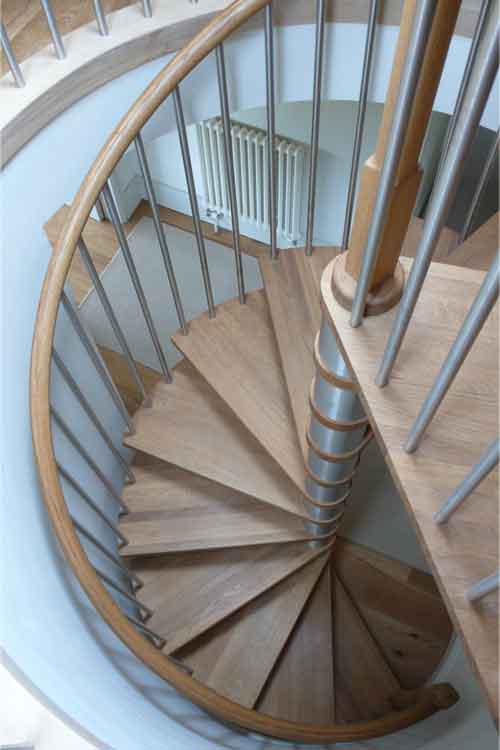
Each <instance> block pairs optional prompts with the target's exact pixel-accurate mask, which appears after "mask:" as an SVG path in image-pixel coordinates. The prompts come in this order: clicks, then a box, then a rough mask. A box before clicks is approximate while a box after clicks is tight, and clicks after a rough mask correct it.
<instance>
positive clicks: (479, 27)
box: [436, 0, 491, 179]
mask: <svg viewBox="0 0 500 750" xmlns="http://www.w3.org/2000/svg"><path fill="white" fill-rule="evenodd" d="M490 2H491V0H483V3H482V5H481V8H480V10H479V14H478V17H477V22H476V28H475V29H474V35H473V37H472V41H471V45H470V48H469V54H468V55H467V61H466V63H465V68H464V72H463V76H462V80H461V82H460V88H459V90H458V94H457V100H456V102H455V108H454V110H453V114H452V115H451V117H450V119H449V121H448V127H447V128H446V133H445V136H444V139H443V147H442V151H441V156H440V157H439V162H438V166H437V169H436V179H437V177H438V175H439V173H440V172H441V169H442V168H443V164H444V160H445V159H446V157H447V155H448V149H449V148H450V143H451V139H452V137H453V133H454V132H455V127H456V124H457V118H458V115H459V112H460V110H461V109H462V105H463V101H464V96H465V92H466V90H467V86H468V85H469V81H470V77H471V73H472V68H473V64H474V60H475V59H476V55H477V50H478V47H479V41H480V39H481V35H482V33H483V29H484V23H485V20H486V17H487V13H486V11H487V10H488V6H489V4H490Z"/></svg>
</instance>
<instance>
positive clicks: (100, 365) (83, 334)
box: [61, 291, 134, 433]
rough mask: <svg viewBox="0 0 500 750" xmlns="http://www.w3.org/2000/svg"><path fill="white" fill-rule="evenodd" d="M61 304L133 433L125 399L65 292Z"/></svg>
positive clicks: (132, 425) (62, 294)
mask: <svg viewBox="0 0 500 750" xmlns="http://www.w3.org/2000/svg"><path fill="white" fill-rule="evenodd" d="M61 302H62V304H63V307H64V309H65V311H66V314H67V315H68V317H69V319H70V321H71V324H72V325H73V328H74V329H75V331H76V333H77V335H78V338H79V339H80V341H81V342H82V344H83V346H84V347H85V350H86V352H87V354H88V355H89V357H90V359H91V360H92V363H93V365H94V367H95V368H96V370H97V372H98V373H99V375H100V377H101V380H102V381H103V383H104V385H105V386H106V388H107V391H108V393H109V395H110V396H111V398H112V399H113V401H114V404H115V406H116V408H117V409H118V411H119V412H120V414H121V416H122V419H123V421H124V422H125V424H126V425H127V427H128V429H129V430H130V432H131V433H133V432H134V424H133V422H132V420H131V418H130V414H129V413H128V411H127V408H126V406H125V404H124V403H123V399H122V397H121V396H120V393H119V392H118V389H117V387H116V385H115V384H114V382H113V379H112V378H111V375H110V374H109V372H108V369H107V367H106V365H105V364H104V362H103V359H102V357H101V355H100V353H99V350H98V349H97V347H96V345H95V343H94V342H93V340H92V339H91V338H90V336H89V334H88V333H87V331H86V329H85V326H84V325H83V323H82V321H81V320H80V317H79V315H78V312H77V311H76V310H75V308H74V307H73V305H72V303H71V302H70V299H69V297H68V296H67V294H66V292H64V291H63V292H62V293H61Z"/></svg>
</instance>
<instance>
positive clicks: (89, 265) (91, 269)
mask: <svg viewBox="0 0 500 750" xmlns="http://www.w3.org/2000/svg"><path fill="white" fill-rule="evenodd" d="M78 250H79V251H80V255H81V258H82V261H83V264H84V266H85V268H86V269H87V273H88V275H89V276H90V280H91V281H92V284H93V286H94V289H95V291H96V294H97V296H98V297H99V300H100V302H101V305H102V306H103V309H104V312H105V313H106V317H107V319H108V321H109V324H110V326H111V328H112V329H113V333H114V334H115V336H116V339H117V341H118V344H119V346H120V349H121V350H122V354H123V356H124V357H125V360H126V362H127V365H128V368H129V370H130V374H131V375H132V377H133V379H134V382H135V384H136V386H137V388H138V389H139V391H140V393H141V395H142V397H143V398H144V399H146V398H147V393H146V388H145V386H144V383H143V381H142V378H141V376H140V375H139V370H138V369H137V365H136V363H135V360H134V358H133V356H132V352H131V351H130V348H129V345H128V344H127V339H126V338H125V334H124V333H123V331H122V329H121V326H120V324H119V323H118V319H117V317H116V315H115V313H114V310H113V308H112V306H111V302H110V301H109V297H108V295H107V293H106V290H105V289H104V285H103V283H102V281H101V279H100V276H99V274H98V273H97V269H96V267H95V265H94V261H93V260H92V257H91V255H90V253H89V251H88V248H87V245H86V244H85V242H84V241H83V239H82V238H81V237H80V239H79V240H78Z"/></svg>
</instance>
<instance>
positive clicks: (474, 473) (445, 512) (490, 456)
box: [434, 438, 500, 524]
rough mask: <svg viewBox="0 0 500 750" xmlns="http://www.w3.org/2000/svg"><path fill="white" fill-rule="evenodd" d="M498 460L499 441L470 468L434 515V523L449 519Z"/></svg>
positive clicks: (492, 444)
mask: <svg viewBox="0 0 500 750" xmlns="http://www.w3.org/2000/svg"><path fill="white" fill-rule="evenodd" d="M499 458H500V441H499V440H498V438H497V439H496V440H494V441H493V442H492V443H491V445H490V446H489V448H488V449H487V451H486V452H485V453H484V454H483V455H482V456H481V458H480V459H479V461H478V463H477V464H476V465H475V466H473V467H472V469H471V470H470V472H469V473H468V474H467V476H466V477H465V479H463V480H462V482H460V484H459V485H458V487H457V488H456V490H455V491H454V492H453V493H452V494H451V495H450V496H449V498H448V499H447V500H446V501H445V502H444V503H443V505H442V506H441V508H440V509H439V510H438V511H437V512H436V513H435V514H434V520H435V522H436V523H439V524H442V523H446V521H447V520H448V519H449V518H450V516H451V515H452V513H454V512H455V510H456V509H457V508H458V507H459V506H460V505H461V504H462V503H463V502H464V500H466V499H467V498H468V497H469V495H470V494H471V493H472V492H473V491H474V490H475V489H476V487H477V486H478V485H479V484H480V483H481V482H482V481H483V479H485V477H487V476H488V474H489V473H490V472H491V471H493V469H494V468H495V466H496V465H497V464H498V461H499Z"/></svg>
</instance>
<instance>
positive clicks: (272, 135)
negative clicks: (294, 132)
mask: <svg viewBox="0 0 500 750" xmlns="http://www.w3.org/2000/svg"><path fill="white" fill-rule="evenodd" d="M265 44H266V118H267V182H268V193H269V233H270V244H271V258H273V259H276V258H277V257H278V242H277V236H276V232H277V226H278V222H277V212H276V148H275V144H276V107H275V101H276V100H275V91H274V30H273V5H272V2H270V3H269V5H267V6H266V9H265Z"/></svg>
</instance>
